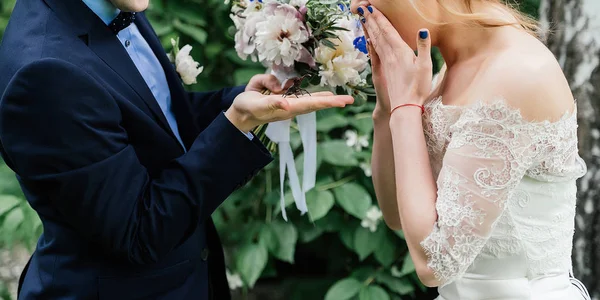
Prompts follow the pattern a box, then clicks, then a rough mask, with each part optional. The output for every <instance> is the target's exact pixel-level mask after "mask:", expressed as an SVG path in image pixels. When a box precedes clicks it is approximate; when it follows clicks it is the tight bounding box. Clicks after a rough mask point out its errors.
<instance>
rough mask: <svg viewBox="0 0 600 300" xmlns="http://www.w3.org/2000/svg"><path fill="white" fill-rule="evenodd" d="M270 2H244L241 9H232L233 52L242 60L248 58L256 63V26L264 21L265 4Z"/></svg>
mask: <svg viewBox="0 0 600 300" xmlns="http://www.w3.org/2000/svg"><path fill="white" fill-rule="evenodd" d="M266 2H271V1H245V2H243V7H238V6H236V7H234V9H233V10H232V14H231V16H230V17H231V20H233V24H234V25H235V29H236V33H235V50H236V51H237V54H238V56H239V57H241V58H242V59H246V58H247V57H248V56H250V57H251V58H252V61H256V60H257V57H256V45H255V41H254V35H255V34H256V24H257V23H258V22H260V21H262V20H264V13H263V11H264V8H265V5H266V4H265V3H266Z"/></svg>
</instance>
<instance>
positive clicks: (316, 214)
mask: <svg viewBox="0 0 600 300" xmlns="http://www.w3.org/2000/svg"><path fill="white" fill-rule="evenodd" d="M334 203H335V200H334V198H333V194H332V193H331V192H330V191H318V190H315V189H312V190H310V191H309V192H308V193H306V206H307V207H308V215H309V217H310V220H311V221H313V222H314V221H317V220H319V219H321V218H323V217H324V216H325V215H327V213H328V212H329V211H330V210H331V208H332V207H333V204H334Z"/></svg>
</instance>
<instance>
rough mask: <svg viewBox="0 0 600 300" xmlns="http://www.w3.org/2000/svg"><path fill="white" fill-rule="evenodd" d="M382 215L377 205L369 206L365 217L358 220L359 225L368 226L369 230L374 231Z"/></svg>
mask: <svg viewBox="0 0 600 300" xmlns="http://www.w3.org/2000/svg"><path fill="white" fill-rule="evenodd" d="M382 216H383V214H382V213H381V210H379V207H377V206H371V208H369V210H367V214H366V216H365V218H364V219H362V221H361V222H360V226H362V227H364V228H368V229H369V230H370V231H371V232H375V231H377V225H378V224H379V221H380V220H381V217H382Z"/></svg>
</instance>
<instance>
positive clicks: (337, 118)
mask: <svg viewBox="0 0 600 300" xmlns="http://www.w3.org/2000/svg"><path fill="white" fill-rule="evenodd" d="M347 125H348V118H346V117H344V116H342V115H340V114H331V115H328V116H326V117H324V118H321V119H319V120H318V122H317V131H320V132H329V131H331V130H332V129H334V128H340V127H344V126H347Z"/></svg>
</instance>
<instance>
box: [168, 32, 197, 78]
mask: <svg viewBox="0 0 600 300" xmlns="http://www.w3.org/2000/svg"><path fill="white" fill-rule="evenodd" d="M171 44H172V45H173V47H174V48H175V47H177V42H176V41H175V40H174V39H171ZM190 51H192V46H190V45H185V46H183V48H181V49H179V50H178V51H176V53H177V55H176V56H175V57H173V55H169V59H170V60H171V62H174V63H175V69H176V70H177V73H179V76H180V77H181V80H182V81H183V83H184V84H187V85H190V84H194V83H196V77H198V75H200V73H202V71H203V70H204V67H202V66H200V63H198V62H197V61H195V60H194V58H192V56H191V55H190Z"/></svg>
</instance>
